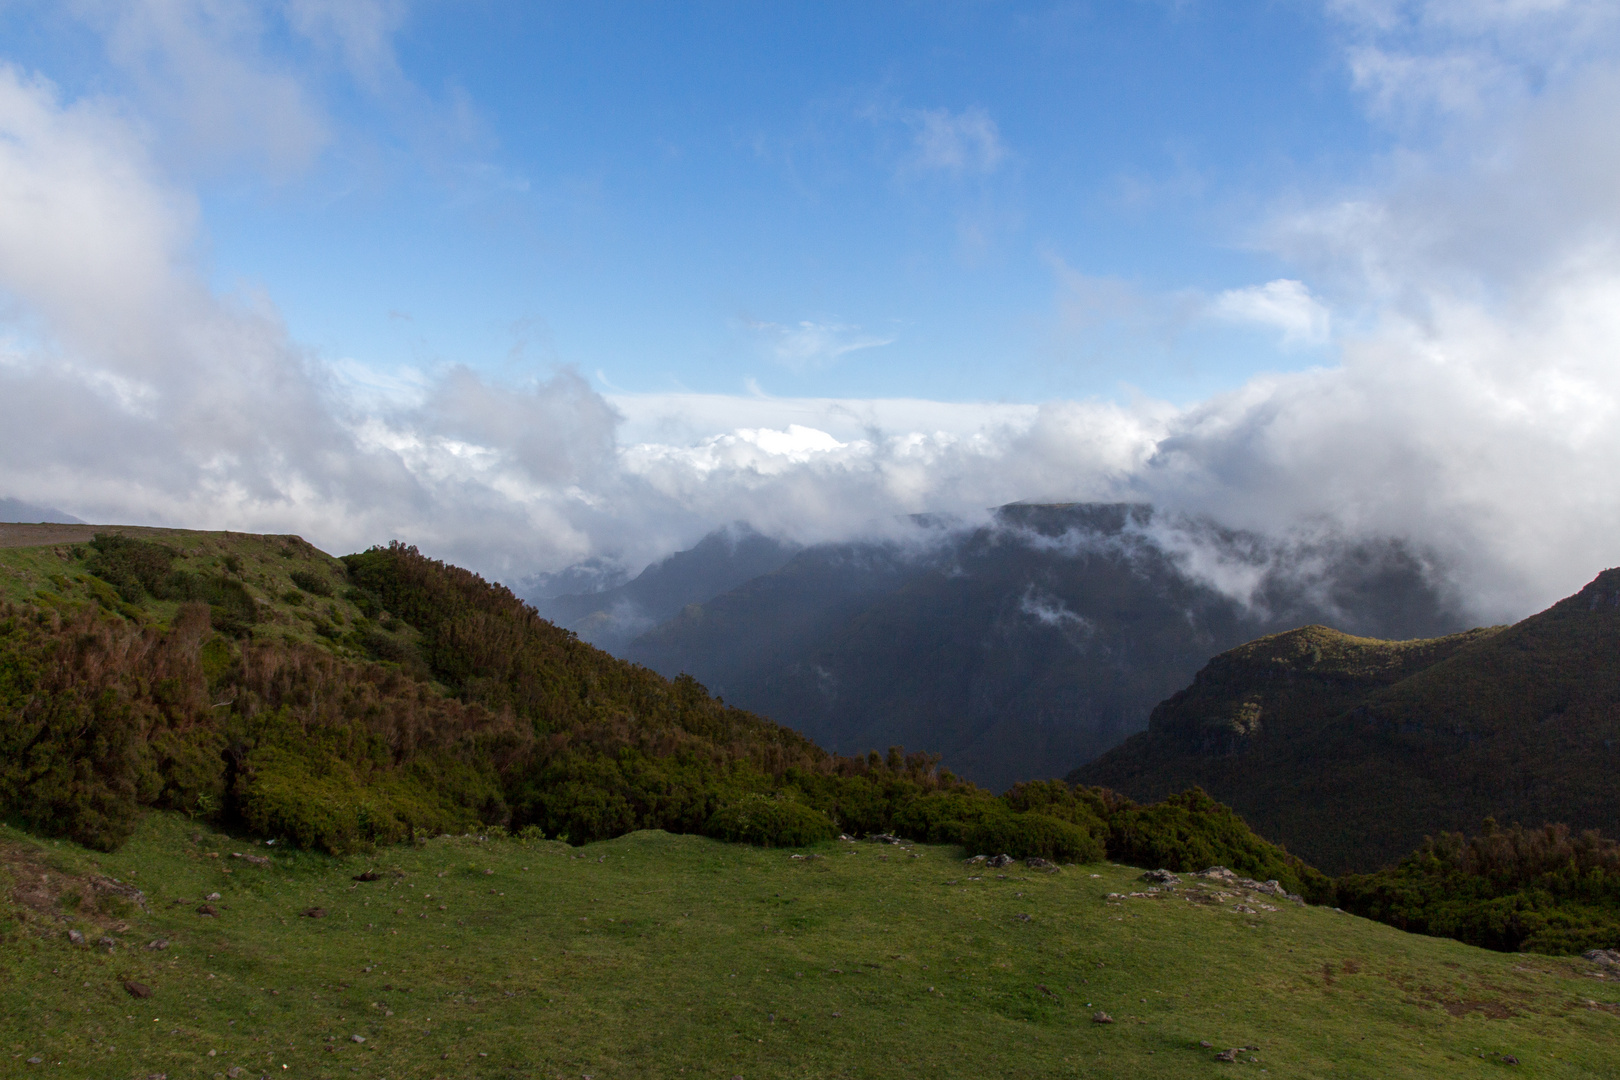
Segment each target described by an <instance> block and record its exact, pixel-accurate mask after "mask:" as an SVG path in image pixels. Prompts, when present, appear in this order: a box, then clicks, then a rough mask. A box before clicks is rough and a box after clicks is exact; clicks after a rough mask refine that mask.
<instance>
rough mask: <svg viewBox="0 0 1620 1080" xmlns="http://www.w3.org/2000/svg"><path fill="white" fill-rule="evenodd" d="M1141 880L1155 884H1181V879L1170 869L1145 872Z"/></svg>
mask: <svg viewBox="0 0 1620 1080" xmlns="http://www.w3.org/2000/svg"><path fill="white" fill-rule="evenodd" d="M1138 880H1140V881H1148V882H1152V883H1153V884H1154V885H1180V884H1181V879H1180V878H1179V877H1177V876H1176V875H1175V874H1173V873H1171V872H1170V871H1169V870H1149V871H1148V872H1147V873H1145V874H1143V875H1142V876H1141V878H1139V879H1138Z"/></svg>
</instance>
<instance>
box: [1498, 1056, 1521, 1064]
mask: <svg viewBox="0 0 1620 1080" xmlns="http://www.w3.org/2000/svg"><path fill="white" fill-rule="evenodd" d="M1518 1063H1519V1059H1518V1058H1516V1057H1514V1056H1513V1055H1512V1054H1503V1055H1502V1064H1504V1065H1517V1064H1518Z"/></svg>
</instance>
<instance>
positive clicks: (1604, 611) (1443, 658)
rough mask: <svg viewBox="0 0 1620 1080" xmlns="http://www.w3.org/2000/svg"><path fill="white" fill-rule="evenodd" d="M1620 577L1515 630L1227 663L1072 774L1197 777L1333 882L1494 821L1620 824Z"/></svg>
mask: <svg viewBox="0 0 1620 1080" xmlns="http://www.w3.org/2000/svg"><path fill="white" fill-rule="evenodd" d="M1617 742H1620V571H1617V570H1608V571H1605V572H1604V573H1603V574H1601V575H1599V576H1598V578H1597V579H1596V580H1594V581H1593V582H1592V583H1591V584H1590V585H1588V586H1587V587H1586V588H1584V589H1582V590H1581V591H1580V592H1579V593H1578V594H1576V595H1575V596H1572V597H1570V598H1568V599H1566V600H1563V601H1560V602H1559V603H1558V604H1555V605H1554V606H1553V607H1551V608H1549V609H1548V610H1547V611H1544V612H1542V613H1540V614H1538V615H1534V616H1532V617H1530V618H1528V619H1526V620H1524V621H1523V622H1520V623H1518V624H1516V625H1514V626H1511V627H1508V628H1506V629H1494V630H1476V631H1472V632H1470V633H1468V634H1461V635H1456V636H1453V637H1450V638H1441V639H1436V640H1432V641H1408V642H1380V641H1370V640H1366V639H1359V638H1351V637H1347V636H1346V635H1343V634H1338V633H1336V632H1335V631H1331V630H1327V629H1325V628H1322V627H1308V628H1306V629H1303V630H1298V631H1293V632H1291V633H1288V634H1280V635H1276V636H1274V637H1270V638H1264V639H1261V640H1260V641H1256V642H1252V643H1250V644H1249V645H1246V646H1243V647H1241V648H1239V649H1234V650H1232V651H1230V652H1227V653H1223V654H1222V655H1220V656H1218V657H1216V658H1215V659H1214V660H1212V661H1211V662H1210V664H1209V665H1208V666H1207V667H1206V668H1205V669H1204V670H1203V671H1202V672H1200V673H1199V676H1198V678H1197V680H1195V682H1194V683H1193V685H1192V686H1190V687H1188V688H1187V689H1186V690H1183V691H1182V692H1181V693H1179V694H1177V695H1176V696H1174V697H1172V698H1170V699H1169V700H1167V701H1166V702H1164V703H1163V704H1162V705H1160V706H1159V708H1158V709H1156V710H1155V711H1154V714H1153V717H1152V720H1151V722H1150V726H1149V730H1148V731H1147V732H1145V733H1143V734H1142V735H1139V736H1136V737H1133V738H1132V739H1130V740H1127V741H1126V742H1125V743H1124V744H1122V745H1121V746H1119V747H1117V748H1116V749H1114V750H1113V751H1111V752H1110V753H1109V754H1106V755H1104V756H1103V757H1102V758H1100V759H1098V760H1097V761H1094V762H1091V763H1089V764H1087V765H1084V766H1082V767H1081V768H1079V769H1077V770H1075V772H1074V773H1072V774H1071V776H1070V779H1071V780H1074V781H1076V782H1080V783H1087V784H1102V785H1106V786H1108V787H1112V788H1116V789H1118V790H1120V791H1123V792H1125V793H1126V794H1128V795H1131V796H1132V797H1134V798H1138V799H1144V800H1147V799H1154V798H1158V797H1161V796H1162V795H1163V794H1165V793H1167V792H1169V791H1175V790H1180V789H1182V788H1184V787H1186V786H1188V785H1190V784H1198V785H1201V786H1202V787H1204V788H1205V789H1206V790H1207V791H1209V792H1210V793H1211V794H1212V795H1213V796H1215V797H1216V798H1218V799H1220V800H1221V801H1222V802H1225V803H1227V804H1229V805H1231V806H1232V807H1234V808H1235V809H1236V810H1237V811H1238V812H1239V813H1241V814H1242V815H1243V816H1244V818H1245V819H1247V820H1248V821H1249V822H1250V823H1251V824H1253V825H1254V827H1255V828H1256V829H1257V830H1258V831H1259V832H1260V833H1261V834H1263V835H1265V836H1267V837H1270V838H1272V839H1275V840H1277V841H1279V842H1281V843H1283V844H1285V845H1286V846H1287V847H1288V848H1289V850H1291V851H1294V852H1296V853H1298V854H1300V855H1301V856H1302V857H1304V858H1305V859H1306V860H1307V861H1310V862H1312V863H1314V864H1316V865H1319V866H1321V867H1323V868H1325V869H1327V870H1330V871H1347V870H1355V871H1371V870H1375V869H1377V868H1378V867H1380V866H1383V865H1385V864H1388V863H1393V862H1395V861H1396V860H1397V859H1400V858H1401V857H1403V856H1404V855H1406V854H1408V853H1409V852H1411V851H1413V850H1414V849H1416V848H1418V847H1419V845H1420V844H1421V843H1422V842H1423V840H1424V837H1425V836H1430V835H1438V834H1439V833H1440V832H1442V831H1452V832H1470V833H1472V832H1477V831H1478V830H1479V829H1480V827H1481V822H1483V821H1484V819H1485V818H1487V817H1492V818H1495V819H1496V820H1497V821H1500V822H1504V823H1508V822H1514V821H1518V822H1522V823H1524V824H1525V825H1527V826H1535V827H1539V826H1540V825H1541V824H1542V823H1543V822H1561V823H1565V824H1567V825H1569V826H1570V827H1572V828H1574V829H1575V830H1576V831H1581V830H1585V829H1603V830H1607V831H1612V830H1613V828H1614V822H1615V821H1616V818H1617V816H1620V814H1617V811H1620V746H1617Z"/></svg>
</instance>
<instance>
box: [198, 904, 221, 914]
mask: <svg viewBox="0 0 1620 1080" xmlns="http://www.w3.org/2000/svg"><path fill="white" fill-rule="evenodd" d="M197 914H199V915H209V916H213V915H218V914H219V912H217V911H215V910H214V905H213V904H202V905H200V906H199V907H198V908H197Z"/></svg>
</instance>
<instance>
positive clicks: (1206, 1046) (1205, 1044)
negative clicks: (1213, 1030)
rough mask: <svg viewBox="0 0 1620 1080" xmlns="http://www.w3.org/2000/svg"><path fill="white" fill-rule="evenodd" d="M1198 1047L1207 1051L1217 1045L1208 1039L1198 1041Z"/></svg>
mask: <svg viewBox="0 0 1620 1080" xmlns="http://www.w3.org/2000/svg"><path fill="white" fill-rule="evenodd" d="M1198 1045H1199V1046H1202V1047H1203V1048H1204V1049H1205V1050H1208V1049H1210V1048H1211V1047H1213V1046H1214V1045H1215V1044H1214V1043H1212V1042H1210V1041H1209V1040H1208V1039H1199V1040H1198Z"/></svg>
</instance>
